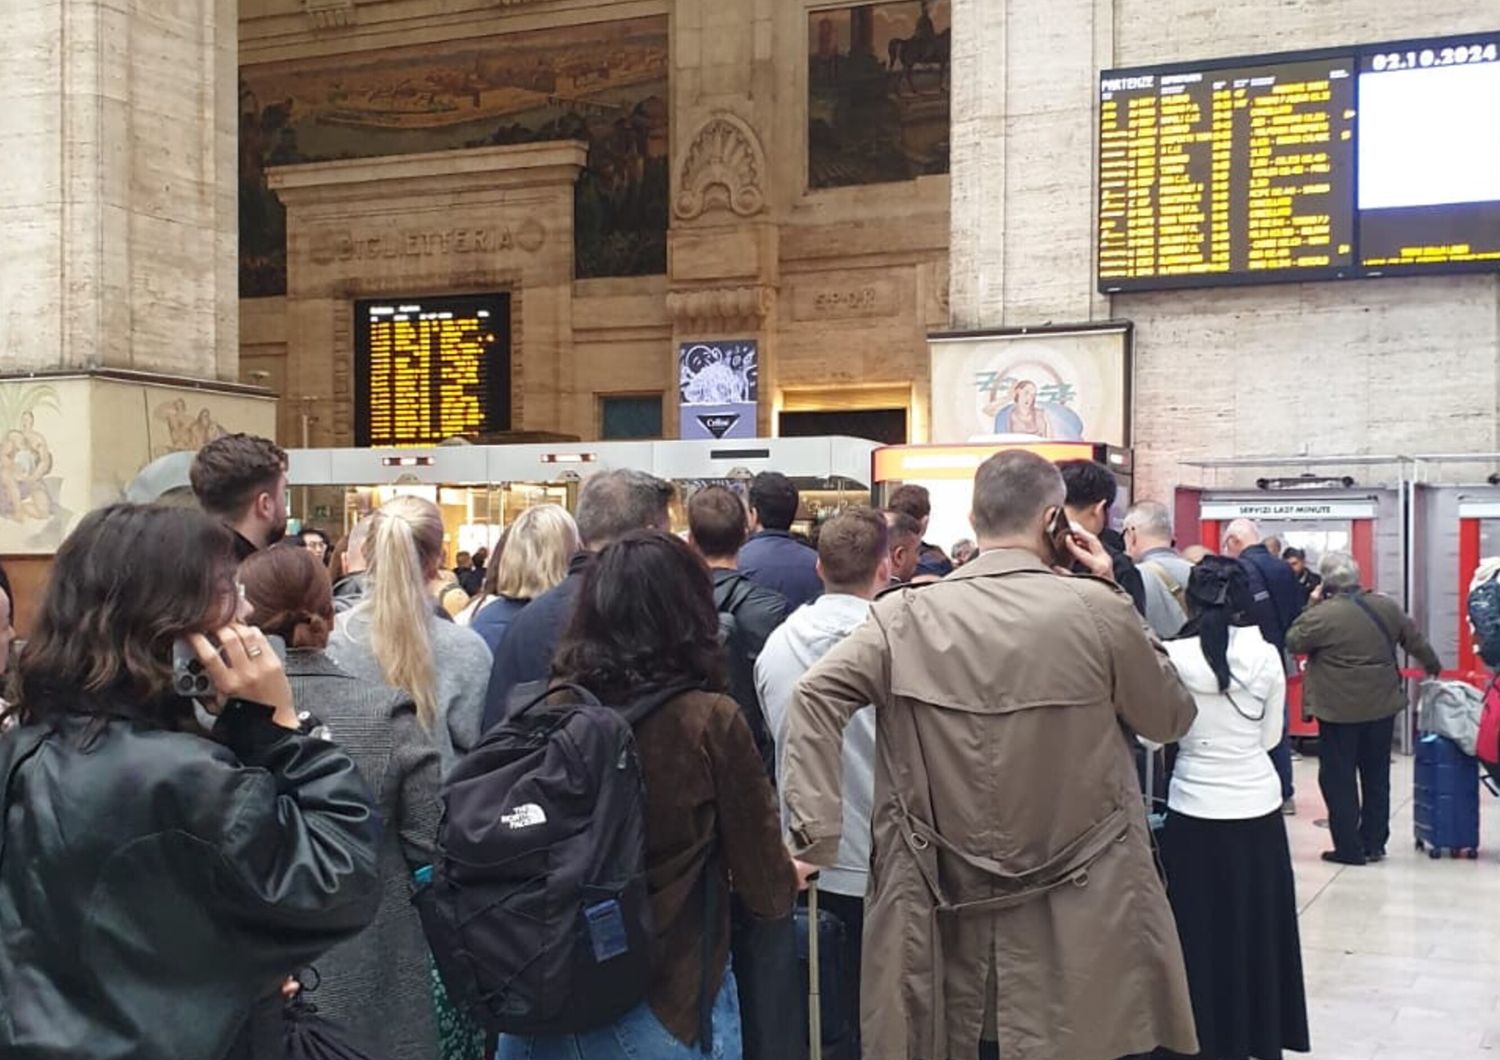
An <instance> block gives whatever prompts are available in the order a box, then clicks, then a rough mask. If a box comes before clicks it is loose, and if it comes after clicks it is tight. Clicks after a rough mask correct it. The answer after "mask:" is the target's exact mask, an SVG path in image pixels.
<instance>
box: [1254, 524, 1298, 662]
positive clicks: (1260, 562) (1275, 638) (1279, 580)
mask: <svg viewBox="0 0 1500 1060" xmlns="http://www.w3.org/2000/svg"><path fill="white" fill-rule="evenodd" d="M1240 566H1242V567H1244V568H1245V574H1246V575H1247V576H1248V577H1249V579H1250V597H1251V605H1250V610H1251V614H1252V615H1253V616H1254V617H1255V622H1256V625H1258V626H1260V635H1261V636H1262V637H1264V638H1266V641H1267V642H1268V643H1270V644H1273V645H1275V646H1276V649H1277V650H1278V651H1285V650H1286V635H1287V631H1288V630H1290V629H1291V628H1292V623H1293V622H1295V621H1297V616H1298V615H1300V614H1302V609H1303V608H1304V607H1306V606H1307V596H1306V595H1305V594H1304V593H1303V591H1302V586H1301V585H1299V584H1298V583H1297V576H1296V575H1295V574H1293V573H1292V568H1291V566H1290V565H1289V564H1288V563H1287V562H1286V561H1285V560H1283V559H1281V558H1280V557H1279V556H1273V555H1271V553H1270V551H1269V550H1268V549H1267V548H1266V546H1265V545H1251V546H1250V547H1249V548H1247V549H1245V551H1243V552H1241V553H1240ZM1309 591H1311V590H1309Z"/></svg>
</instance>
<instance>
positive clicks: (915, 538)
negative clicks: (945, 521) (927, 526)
mask: <svg viewBox="0 0 1500 1060" xmlns="http://www.w3.org/2000/svg"><path fill="white" fill-rule="evenodd" d="M881 514H883V515H884V516H885V523H886V526H887V527H889V528H890V538H891V544H892V545H894V544H896V542H898V541H911V542H914V543H915V542H919V541H921V540H922V524H921V523H920V522H918V521H917V519H916V518H915V517H914V516H912V515H911V514H910V513H909V512H903V511H898V510H896V509H892V508H887V509H886V510H885V511H884V512H883V513H881Z"/></svg>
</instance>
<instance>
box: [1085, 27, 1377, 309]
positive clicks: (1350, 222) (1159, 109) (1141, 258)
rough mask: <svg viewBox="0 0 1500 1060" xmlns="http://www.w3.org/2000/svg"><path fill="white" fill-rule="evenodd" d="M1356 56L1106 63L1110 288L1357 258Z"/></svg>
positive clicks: (1103, 257)
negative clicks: (1144, 66)
mask: <svg viewBox="0 0 1500 1060" xmlns="http://www.w3.org/2000/svg"><path fill="white" fill-rule="evenodd" d="M1354 76H1355V56H1354V55H1353V54H1352V53H1351V54H1348V55H1341V56H1335V57H1332V58H1326V59H1314V60H1305V61H1298V62H1286V63H1276V62H1267V63H1264V64H1257V65H1245V66H1233V67H1216V68H1207V69H1193V68H1182V67H1171V68H1162V69H1159V70H1136V71H1130V70H1125V71H1108V72H1106V73H1105V74H1104V75H1103V77H1102V78H1101V79H1100V97H1099V263H1098V264H1099V285H1100V288H1101V289H1102V290H1105V291H1117V290H1129V289H1132V288H1135V289H1140V288H1154V287H1170V286H1190V285H1197V284H1203V283H1216V282H1234V281H1236V280H1241V281H1243V280H1266V279H1275V278H1290V276H1292V275H1296V276H1299V277H1304V278H1316V277H1317V276H1318V275H1320V274H1321V275H1329V274H1331V273H1335V272H1337V270H1340V269H1344V268H1347V267H1349V266H1350V265H1352V264H1353V262H1354V195H1353V187H1354V142H1353V137H1354V133H1353V129H1354V119H1355V105H1354V97H1355V91H1354V86H1355V81H1354Z"/></svg>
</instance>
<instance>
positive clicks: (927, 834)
mask: <svg viewBox="0 0 1500 1060" xmlns="http://www.w3.org/2000/svg"><path fill="white" fill-rule="evenodd" d="M896 806H897V809H898V811H899V813H900V815H901V825H902V828H901V838H902V840H903V841H904V842H905V843H906V847H907V849H908V850H910V851H911V854H912V860H913V861H915V862H916V864H917V871H918V872H920V873H921V874H922V879H923V881H924V882H925V883H926V884H927V889H928V890H929V891H931V892H932V898H933V901H934V902H935V903H936V904H935V907H934V912H937V913H950V914H957V915H964V914H971V913H995V912H999V911H1001V910H1003V909H1012V908H1015V907H1016V906H1018V905H1023V904H1025V903H1026V902H1030V901H1032V900H1033V899H1036V898H1040V897H1041V896H1042V895H1044V894H1047V893H1049V892H1051V891H1054V890H1056V889H1057V888H1059V887H1063V886H1065V885H1067V884H1072V885H1073V886H1075V887H1085V886H1087V885H1088V881H1089V872H1088V870H1089V866H1090V865H1092V864H1093V863H1094V862H1096V861H1098V860H1099V858H1101V857H1103V856H1104V853H1105V851H1107V850H1108V849H1109V848H1110V847H1111V846H1113V845H1114V844H1115V843H1123V842H1124V841H1125V838H1126V836H1127V835H1128V834H1129V830H1130V818H1129V817H1128V816H1127V815H1126V813H1125V811H1124V810H1123V809H1121V808H1119V807H1116V808H1115V809H1114V810H1113V811H1112V812H1111V813H1110V814H1109V815H1108V816H1106V817H1104V818H1103V819H1102V820H1100V821H1099V822H1098V823H1097V824H1095V825H1093V826H1091V827H1090V828H1089V829H1088V830H1087V831H1085V832H1083V833H1082V834H1081V835H1079V836H1078V838H1076V839H1074V840H1073V841H1072V842H1070V843H1069V844H1068V845H1067V846H1065V847H1063V848H1062V849H1061V850H1060V851H1058V852H1057V854H1055V855H1054V856H1053V857H1052V858H1050V859H1049V860H1047V861H1045V862H1043V863H1042V864H1041V865H1038V866H1036V867H1035V868H1033V869H1027V870H1026V871H1025V872H1010V871H1007V869H1006V868H1005V866H1004V865H1003V864H1001V863H1000V862H998V861H996V860H995V859H993V858H987V857H984V856H982V855H980V854H974V853H971V852H969V851H967V850H964V849H962V848H961V847H959V846H958V845H956V844H955V843H953V842H952V841H951V840H950V839H948V838H947V837H945V836H944V835H943V834H942V833H941V832H939V831H938V830H937V829H936V828H934V827H933V826H932V825H930V824H928V823H927V822H926V821H924V820H922V819H921V818H920V817H918V816H916V815H915V814H914V813H912V812H911V810H910V809H909V808H908V807H907V805H906V800H905V799H902V798H900V797H899V796H898V797H897V799H896ZM931 846H937V847H939V848H940V849H942V850H945V851H947V852H948V853H949V854H952V855H953V856H954V857H956V858H958V859H959V860H960V861H962V862H963V863H964V864H966V865H969V866H971V867H973V868H975V869H978V870H979V871H980V872H983V873H985V874H986V875H988V876H992V877H994V879H995V880H996V881H998V882H1000V883H1001V884H1003V885H1006V886H1007V888H1008V889H1007V890H1006V891H1005V893H1003V894H997V895H994V896H993V897H990V898H980V899H976V900H974V901H969V902H950V901H949V900H948V899H947V897H946V896H945V895H944V894H943V891H942V888H941V887H940V886H939V885H938V881H937V878H936V876H935V875H934V874H933V873H932V871H931V870H930V869H929V868H928V866H927V865H926V864H925V863H924V860H923V858H922V856H921V855H922V851H924V850H926V849H928V848H929V847H931Z"/></svg>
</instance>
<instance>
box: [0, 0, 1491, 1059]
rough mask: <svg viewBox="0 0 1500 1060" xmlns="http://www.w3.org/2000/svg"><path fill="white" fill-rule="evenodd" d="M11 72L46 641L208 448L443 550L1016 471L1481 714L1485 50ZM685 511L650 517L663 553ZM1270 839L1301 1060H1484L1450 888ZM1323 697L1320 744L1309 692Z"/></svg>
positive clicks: (17, 30)
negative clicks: (526, 527) (253, 439)
mask: <svg viewBox="0 0 1500 1060" xmlns="http://www.w3.org/2000/svg"><path fill="white" fill-rule="evenodd" d="M8 6H9V9H10V10H9V12H8V13H9V14H10V16H11V18H10V19H9V20H8V22H9V25H8V27H7V32H6V33H5V34H4V35H3V36H0V86H8V87H7V88H6V90H5V93H4V95H5V97H6V98H5V102H6V106H5V111H4V116H3V117H0V128H3V129H4V131H5V137H4V141H5V145H6V162H5V165H4V168H3V172H0V226H3V227H0V231H3V232H4V233H5V235H6V237H7V238H6V244H7V253H5V254H4V255H3V256H0V437H3V443H0V562H3V563H4V566H5V568H6V570H7V571H8V572H9V575H10V578H11V580H12V582H13V583H14V585H15V586H16V592H15V597H16V599H15V610H16V614H15V621H16V627H17V630H18V633H19V634H20V636H22V637H23V638H24V637H25V636H26V635H27V633H28V631H29V630H30V629H31V627H32V624H33V623H34V621H35V616H36V605H37V601H38V599H39V597H40V593H41V591H42V587H43V586H44V584H45V582H46V579H47V577H48V573H49V571H50V570H51V568H52V562H53V559H52V557H53V556H54V554H55V553H56V551H57V549H58V547H59V545H60V544H61V543H62V541H63V540H64V539H65V537H66V536H67V535H68V533H69V532H70V531H71V530H72V529H73V528H75V527H76V526H77V525H78V522H79V520H80V519H81V518H82V517H83V516H84V515H85V514H86V513H87V512H89V511H90V510H91V509H93V508H96V507H98V506H100V505H102V504H105V503H108V502H110V501H113V500H117V499H122V498H127V497H129V498H132V499H135V498H137V497H141V498H155V497H158V496H162V495H164V494H169V493H172V492H174V491H175V492H178V493H181V492H182V491H183V490H184V489H185V487H186V484H187V468H188V465H189V464H190V463H191V460H192V456H193V454H194V453H195V452H196V451H197V450H198V449H199V448H200V447H201V446H203V445H205V444H206V443H208V442H211V441H213V440H214V439H215V438H218V437H221V436H223V435H225V434H231V433H236V432H247V433H251V434H259V435H263V436H266V437H269V438H272V439H274V440H276V441H277V443H278V444H279V445H281V446H282V447H284V448H285V449H286V450H287V451H288V452H289V454H290V470H289V498H288V499H289V506H290V512H291V515H292V517H293V520H294V523H293V526H294V528H299V527H316V528H321V529H323V530H325V531H326V532H327V533H329V534H330V535H331V536H332V537H333V538H335V539H337V538H338V537H341V536H343V534H344V533H345V532H347V530H348V529H349V528H351V527H352V526H353V525H354V524H355V522H356V521H357V520H358V519H359V518H360V517H361V516H363V515H366V514H368V513H370V512H371V511H373V510H375V509H377V508H379V507H380V505H381V504H382V503H384V502H385V501H387V500H389V499H391V498H392V497H395V496H400V495H403V494H405V495H413V496H419V497H423V498H426V499H428V500H431V501H433V502H434V503H436V504H437V505H438V506H439V508H440V509H441V512H442V516H443V522H444V528H445V535H446V538H445V540H446V543H447V547H448V548H449V550H450V551H451V552H452V553H454V554H456V553H457V552H459V551H465V552H474V551H477V550H478V549H480V548H486V549H490V548H494V546H495V545H496V543H497V541H498V540H499V538H500V535H501V533H502V532H503V530H504V529H505V527H507V526H508V525H509V524H510V523H511V521H512V520H513V519H514V518H515V517H516V515H518V514H519V513H520V512H522V511H524V510H526V509H527V508H531V507H534V506H536V505H538V504H542V503H558V504H561V505H563V506H564V507H568V508H570V509H571V508H573V507H575V506H576V502H577V496H578V491H579V488H580V485H581V483H582V482H583V481H584V480H585V479H586V478H587V477H588V476H589V475H590V474H591V473H593V472H595V471H598V470H602V469H608V468H618V467H630V468H636V469H639V470H644V471H650V472H652V473H653V474H656V475H659V476H660V477H662V478H665V479H668V480H670V481H672V482H674V483H676V484H677V485H678V486H679V489H680V491H681V493H682V495H683V496H687V495H689V494H691V492H692V491H693V490H694V489H695V488H697V487H699V486H701V485H705V484H710V483H717V484H729V485H731V486H732V487H734V488H738V489H743V488H744V487H745V485H746V484H747V483H748V482H749V481H750V480H751V479H752V478H753V477H754V476H755V475H756V474H758V473H759V472H762V471H767V470H775V471H780V472H782V473H784V474H786V475H788V476H789V477H790V478H792V479H793V481H794V482H795V483H796V484H797V486H798V488H799V489H800V491H801V508H800V509H799V511H798V513H797V528H798V529H799V530H804V531H811V530H812V529H814V528H815V527H817V526H818V525H819V524H820V523H821V522H823V521H824V520H825V519H827V518H828V517H829V516H830V515H832V514H833V513H836V512H838V511H840V510H842V509H843V508H845V507H847V506H849V505H866V504H873V505H876V506H880V505H883V504H884V502H885V501H886V500H887V499H888V498H889V496H890V495H891V493H892V491H893V490H894V489H895V488H897V487H898V486H900V485H902V484H912V483H915V484H920V485H923V486H925V487H927V489H928V490H929V492H930V495H931V498H932V517H931V522H930V535H931V540H932V541H933V542H934V543H936V544H937V545H939V546H940V547H942V548H944V549H951V548H952V546H953V545H954V544H955V543H957V542H959V541H960V540H963V539H967V538H971V537H973V536H974V535H973V532H972V529H971V527H970V525H969V515H970V507H969V505H970V497H971V494H972V488H973V479H974V473H975V469H976V468H977V467H978V466H979V464H980V463H981V462H982V461H983V460H984V459H985V458H986V457H988V456H989V455H991V454H993V453H994V452H996V451H999V450H1000V449H1002V448H1010V447H1021V448H1028V449H1031V450H1033V451H1035V452H1038V453H1041V454H1042V455H1044V456H1046V457H1048V458H1049V459H1053V460H1059V461H1061V460H1067V459H1075V458H1083V459H1090V460H1096V461H1099V462H1101V463H1103V464H1104V465H1105V466H1107V467H1109V468H1110V469H1111V470H1112V471H1113V472H1114V473H1115V476H1116V479H1117V481H1118V482H1119V483H1120V485H1121V488H1122V490H1121V498H1120V500H1119V502H1118V504H1117V506H1116V511H1115V516H1116V520H1117V521H1118V518H1119V517H1120V516H1122V515H1123V514H1124V512H1125V510H1126V509H1127V508H1128V507H1129V506H1130V504H1132V503H1134V502H1137V501H1142V500H1154V501H1159V502H1161V503H1162V504H1165V505H1166V506H1167V507H1168V508H1169V510H1170V511H1171V513H1172V515H1173V520H1174V526H1175V538H1176V545H1177V547H1179V548H1186V547H1187V546H1191V545H1201V546H1203V547H1204V548H1206V549H1208V550H1210V551H1216V550H1218V549H1219V547H1220V545H1221V543H1222V539H1223V535H1224V534H1225V532H1226V531H1227V529H1228V527H1229V526H1230V524H1231V523H1233V522H1234V521H1236V520H1243V519H1250V520H1254V521H1255V522H1257V523H1258V525H1259V526H1260V528H1261V530H1262V532H1263V533H1265V534H1266V535H1270V536H1274V537H1276V538H1277V539H1278V540H1279V541H1280V542H1281V544H1282V545H1283V546H1287V547H1292V548H1297V549H1302V550H1304V551H1305V552H1306V553H1307V554H1308V556H1310V557H1313V559H1314V560H1315V559H1316V557H1318V556H1320V555H1324V554H1328V553H1348V554H1349V555H1351V556H1353V557H1354V558H1355V559H1356V560H1357V561H1358V562H1359V565H1360V568H1361V570H1362V572H1363V577H1364V584H1365V586H1366V587H1367V588H1369V589H1373V590H1376V591H1378V592H1380V593H1383V594H1386V595H1388V596H1390V597H1392V598H1394V599H1395V600H1397V601H1398V602H1399V603H1400V604H1401V606H1402V607H1403V608H1404V609H1405V611H1406V612H1407V613H1409V614H1410V615H1411V616H1412V618H1413V620H1414V621H1415V622H1416V624H1417V626H1418V628H1420V629H1421V630H1422V632H1423V633H1424V634H1425V636H1426V637H1427V639H1428V640H1429V641H1430V642H1431V644H1432V646H1433V648H1434V649H1435V650H1436V651H1437V653H1438V654H1439V656H1440V657H1441V659H1442V660H1443V664H1444V668H1445V676H1446V677H1448V678H1450V679H1454V680H1460V681H1467V682H1470V683H1472V684H1475V685H1476V686H1477V687H1483V686H1485V685H1486V684H1487V682H1488V681H1489V673H1488V670H1487V668H1486V666H1485V664H1484V662H1483V661H1482V660H1481V658H1480V657H1479V654H1478V649H1477V645H1476V643H1475V637H1474V633H1473V630H1472V627H1471V625H1470V623H1469V616H1468V612H1467V605H1466V597H1467V593H1468V590H1469V586H1470V582H1471V580H1472V579H1473V577H1474V575H1475V572H1476V571H1478V570H1480V569H1481V566H1482V564H1483V562H1484V560H1485V559H1487V558H1489V557H1493V556H1500V8H1497V7H1496V6H1494V5H1492V4H1491V5H1486V4H1476V3H1473V2H1470V0H1427V2H1425V3H1423V4H1419V5H1413V4H1409V3H1405V2H1400V0H1316V2H1306V0H1245V2H1241V3H1216V2H1210V0H1045V2H1043V0H1006V2H1004V3H1002V2H1000V0H871V2H849V0H151V2H146V0H136V2H133V3H120V2H118V0H28V2H26V3H17V4H11V5H8ZM686 518H687V516H686V512H685V509H683V508H682V507H681V505H678V506H677V507H676V508H674V510H673V522H674V528H675V529H679V530H680V529H685V527H686ZM1409 692H1410V698H1411V702H1412V707H1411V709H1410V710H1408V711H1407V712H1406V714H1404V715H1403V716H1402V720H1401V722H1400V723H1399V730H1398V734H1397V739H1396V747H1395V752H1394V761H1395V765H1394V766H1393V780H1392V791H1393V801H1392V806H1393V824H1392V837H1393V838H1392V843H1391V850H1390V856H1389V858H1388V859H1387V860H1385V861H1384V862H1383V863H1381V864H1379V865H1369V866H1363V867H1352V866H1351V867H1345V866H1338V865H1331V864H1328V863H1326V862H1324V861H1323V860H1321V859H1320V858H1319V851H1321V850H1323V849H1324V848H1325V847H1326V845H1327V838H1328V831H1327V827H1326V816H1327V815H1326V811H1325V808H1324V806H1323V804H1322V801H1321V798H1320V796H1319V793H1318V783H1317V768H1318V765H1317V756H1316V751H1317V747H1316V740H1317V729H1316V725H1315V724H1313V723H1310V722H1308V721H1304V720H1303V719H1302V718H1301V717H1300V712H1298V711H1296V710H1295V709H1294V710H1293V720H1292V725H1293V728H1292V734H1293V736H1294V737H1295V738H1296V739H1297V740H1299V741H1303V742H1305V743H1306V745H1307V746H1306V747H1305V748H1304V751H1305V754H1304V755H1303V756H1302V757H1300V758H1299V760H1298V761H1297V762H1296V763H1295V771H1296V777H1297V788H1298V792H1299V808H1298V812H1297V815H1296V816H1294V817H1288V818H1287V826H1288V829H1289V833H1290V836H1291V841H1292V853H1293V861H1294V866H1295V869H1296V875H1297V897H1298V906H1299V910H1300V917H1301V921H1300V922H1301V931H1302V943H1303V954H1304V964H1305V968H1306V972H1307V997H1308V1010H1309V1022H1310V1027H1311V1033H1312V1051H1311V1053H1310V1054H1307V1055H1311V1056H1313V1057H1315V1058H1317V1060H1376V1058H1379V1060H1439V1058H1441V1060H1469V1058H1479V1057H1483V1056H1488V1055H1492V1054H1494V1053H1496V1052H1500V962H1497V961H1496V959H1495V954H1496V952H1497V950H1500V798H1495V797H1492V796H1491V795H1489V794H1488V793H1486V792H1481V793H1480V795H1481V810H1482V815H1483V819H1484V823H1483V832H1482V841H1481V843H1480V845H1479V847H1478V851H1477V857H1476V858H1474V859H1472V860H1471V859H1469V858H1466V857H1452V858H1450V857H1444V858H1437V859H1434V858H1431V857H1429V856H1428V852H1427V851H1423V850H1417V849H1415V847H1414V844H1413V843H1412V842H1411V840H1410V838H1409V837H1410V836H1411V835H1412V828H1413V813H1414V806H1413V796H1412V781H1413V771H1414V759H1413V750H1414V746H1415V744H1416V742H1417V741H1418V740H1419V739H1420V733H1419V731H1418V724H1417V715H1416V706H1415V705H1416V702H1417V691H1416V682H1415V681H1413V682H1412V683H1411V686H1410V690H1409ZM1294 694H1300V693H1294Z"/></svg>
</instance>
